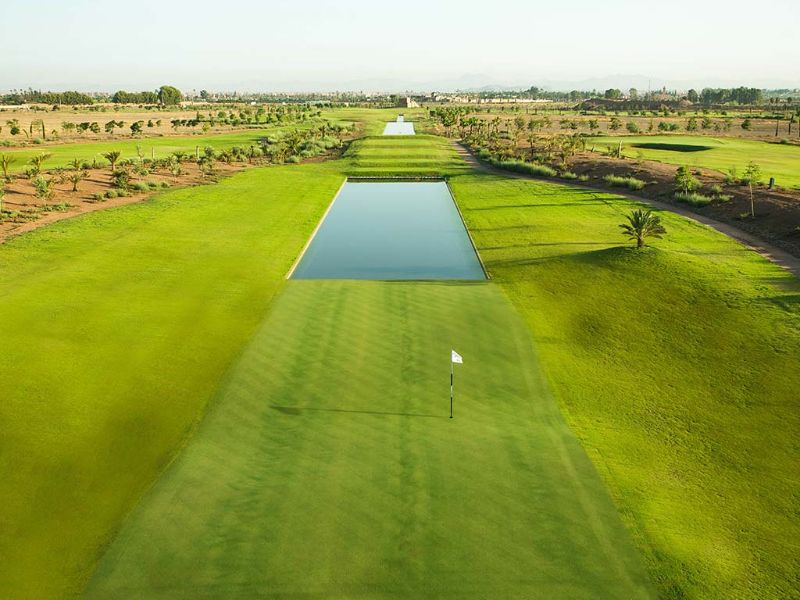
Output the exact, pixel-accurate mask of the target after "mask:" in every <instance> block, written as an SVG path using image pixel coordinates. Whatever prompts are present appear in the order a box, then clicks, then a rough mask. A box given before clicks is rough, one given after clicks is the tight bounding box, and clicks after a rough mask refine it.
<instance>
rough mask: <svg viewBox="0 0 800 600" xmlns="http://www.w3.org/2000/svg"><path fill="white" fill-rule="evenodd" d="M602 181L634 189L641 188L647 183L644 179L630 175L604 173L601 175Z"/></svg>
mask: <svg viewBox="0 0 800 600" xmlns="http://www.w3.org/2000/svg"><path fill="white" fill-rule="evenodd" d="M603 181H605V182H606V183H607V184H609V185H611V186H614V187H624V188H628V189H629V190H634V191H637V190H641V189H642V188H643V187H644V186H646V185H647V182H646V181H642V180H641V179H637V178H636V177H632V176H626V177H623V176H619V175H606V176H605V177H603Z"/></svg>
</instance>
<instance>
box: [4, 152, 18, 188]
mask: <svg viewBox="0 0 800 600" xmlns="http://www.w3.org/2000/svg"><path fill="white" fill-rule="evenodd" d="M16 161H17V159H16V158H14V157H13V156H11V155H10V154H0V168H2V169H3V179H5V180H6V181H11V178H10V177H9V176H8V169H9V167H11V165H13V164H14V163H15V162H16Z"/></svg>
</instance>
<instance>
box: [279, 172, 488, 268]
mask: <svg viewBox="0 0 800 600" xmlns="http://www.w3.org/2000/svg"><path fill="white" fill-rule="evenodd" d="M291 277H292V278H293V279H381V280H385V279H393V280H414V279H423V280H426V279H468V280H480V279H486V276H485V274H484V272H483V269H482V267H481V264H480V261H479V260H478V257H477V255H476V254H475V249H474V248H473V246H472V242H471V241H470V239H469V236H468V234H467V231H466V229H465V228H464V223H463V222H462V221H461V216H460V215H459V213H458V209H457V208H456V206H455V203H454V202H453V198H452V196H451V195H450V190H449V189H448V187H447V184H446V183H445V182H443V181H437V182H431V183H428V182H425V183H417V182H392V183H359V182H347V183H345V184H344V186H343V187H342V189H341V191H340V192H339V195H338V196H337V197H336V199H335V200H334V202H333V205H332V206H331V209H330V211H329V212H328V214H327V215H326V217H325V219H324V221H323V222H322V225H321V226H320V228H319V229H318V230H317V233H316V234H315V236H314V238H313V239H312V241H311V244H310V245H309V246H308V248H307V249H306V252H305V253H304V254H303V257H302V258H301V260H300V262H299V264H298V265H297V267H296V268H295V270H294V272H293V273H292V275H291Z"/></svg>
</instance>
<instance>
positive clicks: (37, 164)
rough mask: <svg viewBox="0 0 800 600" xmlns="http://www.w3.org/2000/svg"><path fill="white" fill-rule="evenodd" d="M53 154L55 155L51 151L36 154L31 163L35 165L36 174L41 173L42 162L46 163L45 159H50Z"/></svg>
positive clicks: (34, 171) (34, 172)
mask: <svg viewBox="0 0 800 600" xmlns="http://www.w3.org/2000/svg"><path fill="white" fill-rule="evenodd" d="M51 156H53V155H52V154H50V153H49V152H42V153H41V154H38V155H37V156H34V157H33V158H31V160H30V163H31V164H32V165H33V168H34V169H33V174H34V175H38V174H39V172H40V171H41V170H42V164H44V161H46V160H47V159H49V158H50V157H51Z"/></svg>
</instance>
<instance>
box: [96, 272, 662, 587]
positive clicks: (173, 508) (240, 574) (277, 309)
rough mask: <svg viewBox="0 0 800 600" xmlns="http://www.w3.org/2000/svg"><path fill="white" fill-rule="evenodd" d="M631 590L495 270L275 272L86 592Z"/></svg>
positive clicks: (599, 504) (612, 518)
mask: <svg viewBox="0 0 800 600" xmlns="http://www.w3.org/2000/svg"><path fill="white" fill-rule="evenodd" d="M453 346H455V347H456V348H457V349H458V350H459V352H461V353H462V354H463V356H464V359H465V364H464V365H463V366H459V367H458V368H457V373H456V389H457V397H456V406H455V413H456V418H455V419H453V420H450V419H448V418H447V415H448V406H449V401H448V383H449V362H448V360H449V353H450V349H451V347H453ZM648 590H649V585H648V583H647V579H646V576H645V575H644V570H643V567H642V565H641V563H640V561H639V557H638V556H637V554H636V552H635V551H633V550H632V545H631V543H630V540H629V539H628V534H627V532H626V531H625V530H624V528H623V526H622V524H621V521H620V520H619V516H618V515H617V513H616V510H615V508H614V506H613V505H612V503H611V502H610V499H609V497H608V496H607V493H606V492H605V490H604V489H603V487H602V484H601V483H600V480H599V477H598V476H597V473H596V472H595V471H594V468H593V467H592V465H591V463H590V462H589V461H588V459H587V458H586V455H585V454H584V452H583V451H582V450H581V448H580V446H579V444H578V443H577V440H576V439H575V438H574V436H572V435H571V434H570V432H569V430H568V429H567V428H566V426H565V425H564V421H563V419H562V417H561V416H560V414H559V411H558V408H557V406H556V404H555V403H554V402H553V400H552V398H551V396H550V394H549V393H548V391H547V388H546V386H545V384H544V383H543V381H542V378H541V375H540V371H539V367H538V364H537V361H536V357H535V355H534V352H533V348H532V346H531V344H530V337H529V334H528V331H527V329H526V327H525V325H524V323H523V322H521V320H520V319H519V317H518V316H517V315H516V313H515V311H514V310H513V308H512V307H511V305H510V304H509V302H508V300H507V299H506V298H505V297H504V296H503V294H502V293H501V292H500V291H499V290H498V289H497V287H496V286H494V285H492V284H477V285H476V284H451V283H448V284H445V283H391V282H341V281H339V282H337V281H332V282H325V281H322V282H320V281H316V282H291V283H289V284H288V285H287V286H286V287H285V289H284V291H283V292H282V294H281V296H280V297H279V298H278V299H277V301H276V303H275V305H274V308H273V310H272V312H271V314H270V317H269V318H268V319H267V321H266V322H265V323H264V324H263V326H262V327H261V329H260V331H259V333H258V334H257V335H256V336H255V338H254V339H253V340H252V342H251V344H250V346H249V347H248V349H247V350H246V351H245V353H244V355H243V356H242V358H241V360H240V361H239V362H238V363H237V365H236V368H235V369H234V370H233V372H232V373H231V374H230V376H229V377H228V380H227V383H226V384H225V386H224V387H223V388H222V389H221V391H220V394H219V395H218V397H217V398H216V400H215V402H214V404H213V405H212V407H211V409H210V411H209V413H208V414H207V416H206V419H205V421H204V422H203V424H202V425H201V427H200V428H199V430H198V432H197V435H196V436H195V437H194V438H193V440H192V443H191V444H190V445H189V446H188V447H187V448H186V450H185V451H184V452H183V453H182V454H181V456H180V458H179V459H178V460H177V461H176V463H175V464H174V465H173V468H171V469H170V470H169V471H168V472H167V473H166V474H165V475H164V477H162V478H161V479H160V480H159V482H158V484H157V485H156V487H155V488H154V489H153V490H152V492H151V493H150V494H148V496H147V497H146V498H145V500H144V502H142V504H141V505H140V506H139V507H138V508H137V510H136V512H135V513H134V514H133V515H132V516H131V518H130V519H129V521H128V522H127V524H126V526H125V527H124V529H123V530H122V532H121V533H120V535H119V536H118V538H117V539H116V541H115V543H114V544H113V545H112V546H111V547H110V549H109V551H108V553H107V554H106V556H105V557H104V559H103V560H102V562H101V563H100V566H99V568H98V570H97V572H96V574H95V576H94V578H93V580H92V582H91V584H90V586H89V590H88V593H87V594H86V597H87V598H103V599H105V598H115V599H119V600H124V599H126V598H137V599H139V598H154V599H156V598H170V599H179V598H187V599H188V598H191V599H195V598H255V597H265V598H266V597H315V598H333V597H342V598H344V597H346V598H440V597H443V596H447V597H454V598H520V599H522V598H533V597H542V598H554V599H555V598H565V599H567V598H568V599H578V598H587V599H588V598H597V597H603V598H620V599H629V598H647V597H651V596H650V594H649V593H648Z"/></svg>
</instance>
